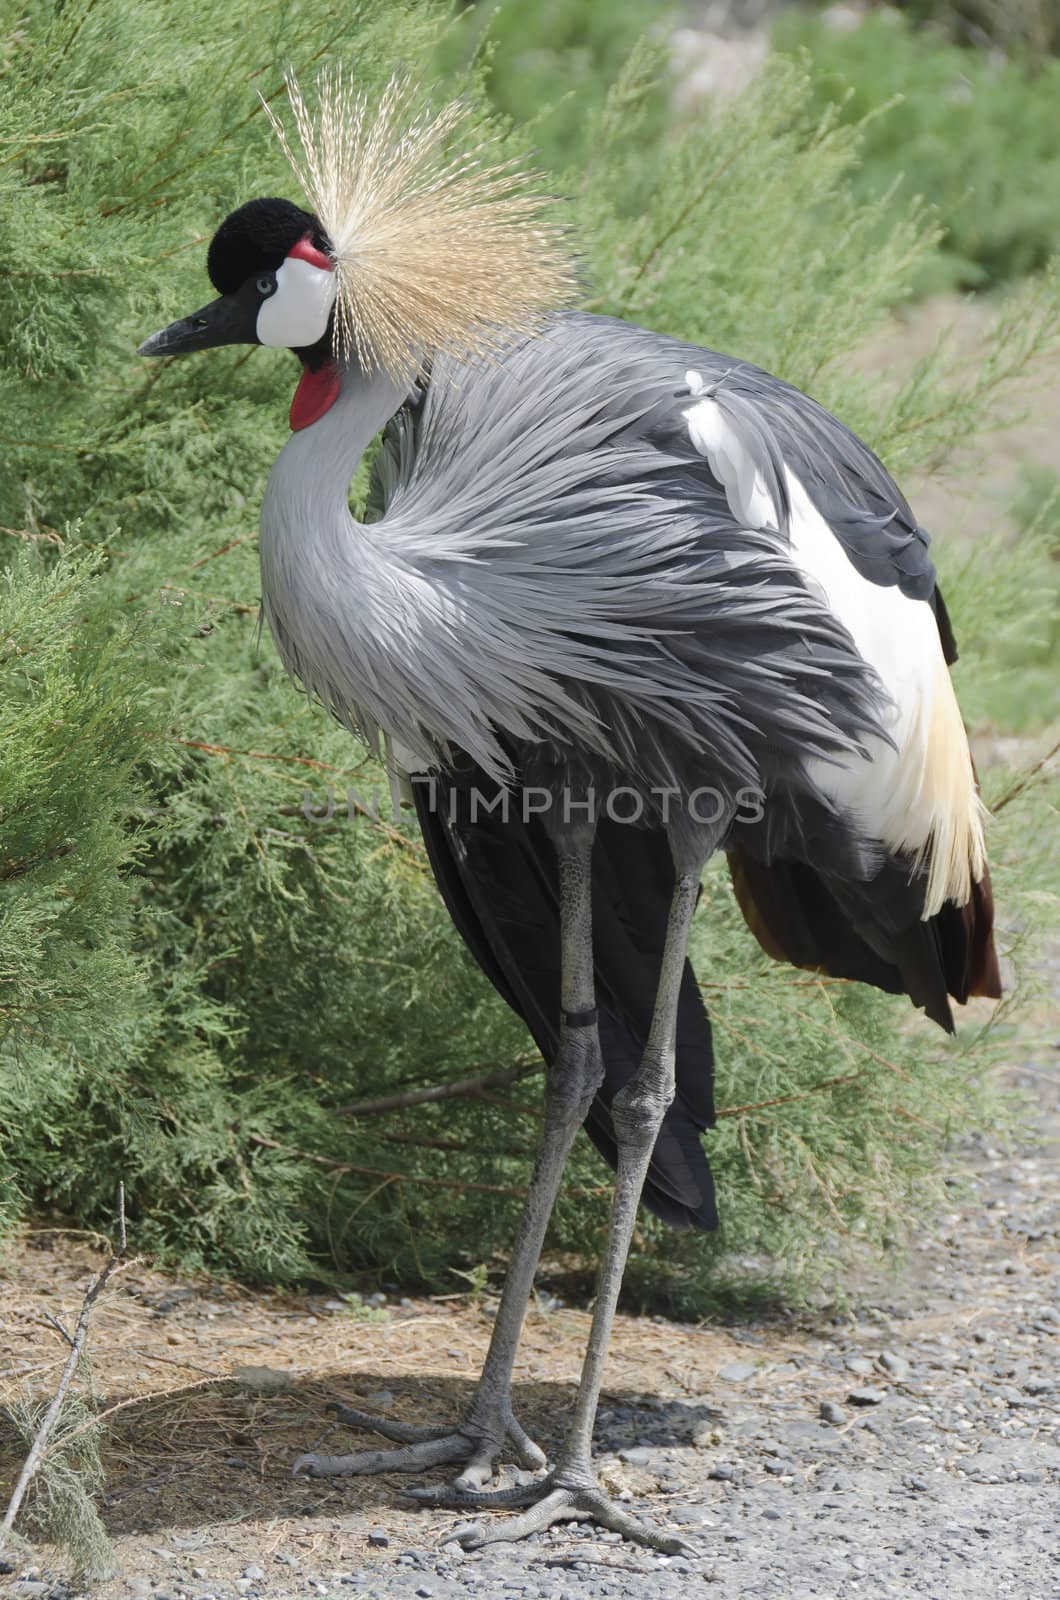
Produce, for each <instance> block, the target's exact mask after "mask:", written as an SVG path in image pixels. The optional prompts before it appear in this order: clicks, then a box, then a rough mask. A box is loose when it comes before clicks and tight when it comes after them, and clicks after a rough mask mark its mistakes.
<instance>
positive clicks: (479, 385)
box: [261, 315, 930, 803]
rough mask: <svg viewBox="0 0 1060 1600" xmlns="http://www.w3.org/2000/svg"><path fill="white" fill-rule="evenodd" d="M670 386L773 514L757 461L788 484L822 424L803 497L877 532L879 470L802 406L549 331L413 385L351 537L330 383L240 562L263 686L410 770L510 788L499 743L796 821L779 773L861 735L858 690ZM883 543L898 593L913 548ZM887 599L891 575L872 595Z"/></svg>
mask: <svg viewBox="0 0 1060 1600" xmlns="http://www.w3.org/2000/svg"><path fill="white" fill-rule="evenodd" d="M693 362H694V363H695V364H696V365H697V366H698V367H699V369H700V370H701V371H702V372H703V374H704V376H705V377H706V378H707V380H708V381H711V380H713V382H714V383H715V384H716V388H715V390H714V393H715V398H716V399H717V402H718V404H719V405H720V406H721V407H722V408H723V409H724V410H725V413H726V415H727V417H729V418H730V419H731V423H732V425H733V427H734V428H735V429H737V430H738V431H739V434H740V437H741V438H742V439H743V440H745V442H746V447H747V449H748V450H749V451H750V452H751V453H752V455H753V457H754V459H755V461H756V464H757V465H758V466H759V467H760V470H761V472H762V474H763V476H764V479H765V481H766V482H767V484H769V485H771V486H772V487H773V488H774V492H775V493H776V494H777V496H778V498H781V497H782V494H783V490H782V487H781V486H782V483H783V478H782V472H783V463H784V459H785V457H786V458H787V460H788V461H789V462H792V461H793V462H795V463H799V464H800V465H802V464H803V463H804V462H806V463H809V461H810V460H811V457H810V452H809V446H810V445H811V443H812V441H813V438H814V430H815V428H816V429H818V430H819V429H820V428H821V427H822V419H826V420H827V421H828V422H830V423H831V426H832V431H833V434H834V435H835V441H834V442H838V443H840V444H841V445H842V446H843V447H844V448H845V460H842V461H840V462H839V463H838V465H839V466H840V467H842V468H843V469H844V471H843V472H842V474H841V475H840V474H838V473H837V475H836V477H835V479H834V480H833V481H832V482H831V483H824V482H821V483H820V485H819V487H820V492H821V494H822V498H828V499H829V501H830V502H831V503H832V504H836V503H839V504H841V505H842V508H843V516H844V518H845V523H846V525H848V526H850V527H851V528H852V529H854V530H857V529H858V528H859V525H860V523H861V522H862V521H868V522H870V523H871V524H872V526H873V527H874V528H878V527H879V520H878V514H877V511H876V505H878V502H879V478H880V477H881V476H883V474H882V468H879V467H878V463H876V462H875V458H874V457H872V456H871V455H870V454H869V452H868V451H867V450H866V449H865V447H864V446H862V445H860V444H859V442H858V441H856V440H855V439H854V438H853V436H852V435H850V434H848V433H847V432H846V430H840V428H839V425H838V424H836V423H834V421H832V419H829V418H827V414H826V413H824V412H821V411H820V408H818V407H815V406H814V404H813V402H811V401H809V400H808V399H807V398H806V397H805V396H803V395H800V394H799V393H798V392H797V391H795V390H792V389H790V388H788V387H787V386H786V385H783V384H781V383H780V382H779V381H778V380H776V379H774V378H771V377H769V376H768V374H765V373H762V372H760V371H759V370H758V369H756V368H754V367H751V366H748V365H747V364H745V363H741V362H734V361H731V360H729V359H727V358H725V357H722V356H718V355H715V354H713V353H711V352H707V351H703V350H699V349H696V348H695V347H692V346H688V345H684V344H681V343H680V342H678V341H676V340H668V339H663V338H660V337H658V336H656V335H653V334H649V333H646V332H644V331H643V330H641V329H638V328H635V327H632V326H629V325H627V324H623V323H617V322H612V321H610V320H607V319H604V318H598V317H589V316H579V315H567V316H562V317H558V318H557V319H556V320H555V322H554V323H553V324H552V326H551V327H549V328H548V329H546V330H545V332H544V333H543V334H542V335H541V336H539V337H537V338H534V339H531V340H528V341H525V342H524V343H522V344H520V345H518V346H517V347H516V348H514V349H513V350H511V351H509V352H508V353H507V354H505V355H504V356H503V357H501V358H499V359H496V360H493V361H491V362H488V363H482V364H479V365H475V366H465V367H460V366H458V365H456V364H455V363H453V362H451V361H450V362H447V361H442V362H439V363H438V364H437V365H436V367H435V370H434V372H433V374H432V377H431V381H430V383H429V385H427V387H426V391H425V393H421V394H420V395H419V396H418V398H417V399H416V401H415V402H414V403H410V404H408V405H406V406H404V407H402V408H401V409H400V410H399V411H398V412H397V415H396V416H395V417H394V420H393V421H392V422H391V424H390V426H389V428H388V430H387V434H386V437H385V441H384V446H383V450H382V453H381V456H380V458H379V460H378V462H377V465H376V468H375V475H374V485H373V501H374V505H373V511H374V514H375V517H376V520H374V521H372V522H369V523H367V524H365V525H361V526H359V525H357V524H356V523H355V522H354V520H353V518H352V517H351V516H350V514H349V512H348V510H347V508H346V487H347V484H348V481H349V477H350V475H351V472H352V468H353V465H354V464H355V460H356V456H357V454H359V451H360V448H361V447H362V446H363V444H364V443H365V442H366V440H364V439H359V438H358V434H359V433H363V431H364V428H365V426H366V424H360V425H359V419H360V416H361V414H362V412H363V411H364V408H365V407H366V406H367V407H368V409H370V405H371V402H370V400H366V395H371V394H372V393H373V392H374V391H373V387H372V386H371V385H369V384H366V383H365V381H364V380H363V379H361V378H360V376H359V375H357V374H355V375H353V379H352V381H351V380H350V379H348V380H347V393H348V395H349V399H348V400H347V399H346V397H345V395H344V398H343V400H340V401H339V403H338V404H337V405H336V406H335V407H334V408H333V409H332V411H331V412H329V413H328V415H327V416H325V417H324V418H323V419H322V420H321V421H320V422H319V423H317V424H316V425H315V426H314V427H313V428H311V429H308V430H306V431H305V432H304V433H301V434H296V435H294V436H293V438H292V440H291V441H290V443H289V444H288V445H287V446H286V448H285V450H284V451H283V453H282V454H281V456H280V458H279V460H278V461H277V463H276V466H275V468H274V470H273V474H272V478H271V479H270V484H269V489H268V492H267V494H266V500H265V505H264V509H263V517H262V541H261V554H262V579H263V602H264V608H265V614H266V617H267V619H268V622H269V625H270V627H271V629H272V631H273V634H274V636H275V638H276V642H277V645H278V647H279V649H280V652H281V655H282V656H283V659H284V661H285V663H286V664H287V666H288V668H289V669H290V670H291V672H292V673H293V674H294V675H295V676H296V677H297V678H298V679H299V680H300V681H301V682H302V683H303V684H304V685H305V687H306V688H307V689H308V690H309V691H310V692H311V693H312V694H313V695H315V696H317V697H318V698H319V699H320V700H321V701H322V702H323V703H324V704H325V705H326V706H327V707H328V709H329V710H330V711H331V712H332V713H333V714H334V715H335V716H337V717H338V718H339V719H340V720H341V721H343V722H344V723H346V724H347V725H348V726H350V727H351V728H355V729H358V730H359V731H361V732H362V733H363V734H364V735H365V736H367V737H368V738H369V739H370V740H371V741H372V742H373V743H378V740H379V737H380V735H381V734H385V735H387V736H388V737H389V738H390V739H392V740H394V741H395V742H396V744H397V745H398V746H399V747H401V748H402V749H403V750H405V751H406V752H409V753H410V754H411V755H412V757H413V758H414V759H415V761H416V762H417V763H418V764H421V765H424V766H427V765H432V766H433V765H439V766H444V765H445V764H446V762H447V760H448V759H449V757H450V755H451V752H452V751H453V750H459V751H465V752H467V754H468V755H470V756H471V757H472V758H473V759H474V760H475V761H476V762H477V763H478V764H479V765H480V766H481V767H482V768H483V769H484V770H485V771H486V772H487V773H488V774H490V775H491V776H493V777H496V778H503V779H511V778H512V777H513V776H514V772H513V763H512V749H513V746H517V745H521V746H530V747H533V746H535V745H544V746H546V747H547V748H548V749H550V750H551V752H552V753H553V755H554V757H555V759H557V760H559V761H562V759H563V758H564V756H565V755H566V754H569V755H570V756H571V758H573V759H582V760H584V759H586V758H591V759H592V760H593V761H594V762H595V763H596V764H597V765H598V766H599V767H600V768H601V769H602V770H603V771H605V772H606V773H607V774H608V775H609V777H610V778H611V780H612V781H620V782H622V783H624V784H629V785H635V786H638V787H640V788H641V789H642V790H643V791H644V792H645V793H646V794H647V795H649V797H650V792H651V791H652V790H653V789H656V788H667V789H670V788H673V789H677V790H680V791H681V792H682V793H686V792H687V791H688V790H689V789H692V788H695V787H696V786H697V785H709V786H713V787H715V788H717V789H718V790H719V791H720V792H722V793H723V794H725V795H726V796H730V797H731V796H733V795H734V794H735V793H736V791H737V790H740V789H753V790H756V791H757V790H759V789H762V790H764V791H765V792H766V794H767V795H768V794H769V793H771V792H783V793H784V794H790V795H791V797H792V799H793V801H795V802H796V803H797V802H798V800H799V799H800V798H805V797H807V796H809V797H811V798H812V799H814V800H815V801H816V802H818V803H820V802H821V796H820V794H819V792H818V790H817V788H816V785H815V784H814V782H813V780H812V779H811V778H810V776H809V775H808V773H807V770H806V767H805V762H804V758H805V757H806V756H809V755H815V756H818V757H822V758H824V759H826V760H828V759H832V758H835V757H837V756H840V755H849V754H850V752H852V751H858V750H859V749H861V748H862V740H863V737H864V736H865V734H867V733H872V734H876V735H877V736H880V735H882V734H883V728H882V723H881V713H882V710H883V707H884V705H885V702H886V692H885V691H884V689H883V687H882V685H881V684H880V683H879V681H878V679H877V678H876V676H875V674H874V673H873V671H872V669H871V667H869V666H868V665H867V664H866V662H865V661H863V660H862V658H861V656H860V655H859V654H858V652H857V651H856V649H855V648H854V647H853V644H852V642H851V640H850V636H849V634H848V633H847V631H846V629H845V627H844V626H843V624H842V623H841V622H840V621H838V619H837V618H836V616H835V615H834V613H833V611H832V610H831V609H830V608H829V606H828V605H827V603H826V601H825V599H824V597H823V596H821V595H819V594H817V593H815V592H814V591H813V588H812V586H811V585H808V584H807V583H806V581H805V579H804V578H803V576H802V575H801V574H800V572H799V571H798V569H797V567H796V566H795V564H794V563H793V561H792V560H791V557H790V554H789V552H788V550H787V539H786V532H785V529H784V527H783V526H782V527H781V529H780V530H779V531H777V532H771V531H762V530H755V529H750V528H746V527H741V526H740V524H739V523H738V521H737V520H736V519H735V518H734V516H733V512H732V510H731V508H730V505H729V502H728V500H727V498H726V495H725V492H724V489H723V488H722V487H721V485H720V484H719V483H718V482H717V481H716V480H715V479H714V478H713V476H712V474H711V470H710V467H709V465H708V464H707V462H706V461H704V459H703V457H702V456H701V455H700V454H699V453H697V451H696V450H695V449H694V448H693V446H692V444H691V443H690V441H689V438H688V430H687V426H686V425H685V423H684V419H683V415H682V408H683V406H685V405H687V402H686V401H683V400H682V398H681V395H680V389H681V384H682V381H683V374H684V372H685V371H686V369H687V368H688V366H689V365H690V364H692V363H693ZM380 382H381V383H382V384H383V387H384V390H385V387H386V382H385V380H377V384H376V387H377V388H378V386H379V383H380ZM387 404H388V400H387V396H386V393H385V392H384V393H383V394H382V395H381V396H380V398H379V405H380V406H381V407H383V408H385V407H386V405H387ZM351 413H356V415H351ZM764 416H768V417H769V424H768V425H767V424H766V423H765V422H764V421H763V417H764ZM831 460H832V461H833V463H835V455H834V454H833V455H832V457H831ZM807 477H808V478H809V481H810V484H811V485H812V486H813V488H814V489H815V490H816V489H817V488H818V484H817V483H816V482H815V480H814V477H813V475H812V474H811V473H810V472H809V471H808V472H807ZM873 496H875V504H874V503H873ZM895 510H896V511H897V507H896V508H895ZM913 526H914V528H915V524H914V525H913ZM897 542H898V541H896V543H897ZM902 542H903V543H904V546H906V547H908V546H910V545H912V546H913V547H915V549H916V550H917V551H918V552H919V553H920V555H919V559H920V569H921V570H923V568H924V558H923V555H922V551H923V546H922V545H921V544H920V543H919V539H917V538H914V539H912V540H910V539H909V538H908V536H907V537H906V538H905V539H904V541H902ZM927 570H928V571H930V567H927ZM904 576H905V575H904V572H903V571H902V570H901V569H900V568H899V567H898V566H897V565H896V567H895V570H894V575H893V578H892V581H896V582H900V581H904Z"/></svg>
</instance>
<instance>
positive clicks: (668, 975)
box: [416, 844, 705, 1555]
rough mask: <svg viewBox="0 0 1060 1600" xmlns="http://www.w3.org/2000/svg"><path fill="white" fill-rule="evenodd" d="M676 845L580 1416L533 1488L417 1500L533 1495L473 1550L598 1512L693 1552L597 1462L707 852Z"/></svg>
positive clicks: (474, 1537)
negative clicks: (607, 1486)
mask: <svg viewBox="0 0 1060 1600" xmlns="http://www.w3.org/2000/svg"><path fill="white" fill-rule="evenodd" d="M673 848H674V864H675V867H676V873H677V876H676V882H675V886H674V894H673V900H672V902H671V906H670V917H669V922H668V924H667V930H666V945H665V949H664V951H663V958H662V966H661V970H660V975H659V986H658V991H657V994H656V1000H655V1010H654V1013H653V1016H652V1022H651V1029H650V1031H649V1034H648V1041H647V1044H646V1046H645V1049H644V1055H643V1057H642V1060H641V1063H640V1066H639V1067H638V1069H637V1071H636V1072H635V1073H634V1075H633V1077H632V1078H631V1079H630V1081H629V1082H628V1083H627V1084H626V1085H625V1086H624V1087H623V1088H622V1089H620V1090H619V1092H618V1094H617V1095H616V1096H615V1099H614V1101H613V1102H612V1106H611V1116H612V1119H613V1121H614V1126H615V1134H616V1137H617V1141H618V1175H617V1177H616V1180H615V1193H614V1200H613V1203H612V1208H611V1228H610V1232H609V1235H608V1241H607V1248H606V1251H605V1254H604V1259H603V1263H602V1265H601V1269H600V1277H599V1281H598V1284H597V1291H596V1305H595V1308H594V1311H593V1320H592V1327H591V1329H590V1333H589V1342H588V1346H587V1348H586V1352H585V1362H584V1365H583V1367H582V1375H581V1382H580V1384H579V1387H578V1398H577V1402H576V1404H575V1410H574V1419H573V1422H572V1424H571V1428H570V1432H569V1434H568V1436H567V1439H566V1442H565V1444H564V1447H563V1450H562V1453H561V1455H560V1458H559V1462H558V1465H557V1466H556V1467H555V1468H554V1469H553V1470H552V1471H551V1472H550V1473H549V1474H548V1476H547V1477H546V1478H545V1479H544V1480H543V1481H542V1482H541V1483H539V1484H535V1485H533V1486H532V1487H530V1488H528V1489H523V1490H507V1491H505V1490H502V1491H499V1492H496V1493H494V1494H488V1493H487V1494H475V1495H468V1494H464V1495H457V1494H447V1495H431V1494H430V1491H425V1492H423V1493H419V1492H417V1494H416V1498H417V1499H422V1500H429V1501H430V1503H432V1504H435V1505H439V1504H440V1505H450V1506H478V1507H487V1508H488V1507H490V1506H495V1507H498V1508H502V1507H507V1506H513V1505H520V1504H524V1505H525V1504H526V1503H527V1501H532V1502H533V1503H532V1504H531V1506H530V1509H529V1510H528V1511H525V1512H523V1514H522V1515H521V1516H518V1517H514V1518H512V1519H511V1520H509V1521H502V1522H498V1523H495V1524H492V1525H490V1526H488V1527H487V1526H485V1525H483V1524H481V1523H473V1524H469V1525H467V1526H464V1527H461V1528H458V1529H457V1530H456V1532H455V1534H454V1537H455V1538H457V1539H458V1540H459V1541H460V1543H461V1544H463V1545H464V1547H465V1548H466V1549H469V1550H474V1549H477V1548H478V1547H479V1546H480V1545H484V1544H490V1543H493V1542H495V1541H497V1540H510V1539H520V1538H523V1537H524V1536H525V1535H526V1534H529V1533H536V1532H539V1531H540V1530H542V1529H544V1528H548V1527H550V1526H551V1525H552V1523H554V1522H560V1521H572V1520H576V1521H586V1520H590V1519H591V1520H594V1521H596V1522H599V1523H602V1524H603V1526H604V1527H606V1528H610V1529H612V1530H613V1531H615V1532H617V1533H621V1534H623V1535H624V1536H625V1537H626V1538H628V1539H633V1540H636V1541H638V1542H639V1543H641V1544H647V1545H650V1546H652V1547H653V1548H655V1549H657V1550H662V1551H664V1552H666V1553H667V1554H671V1555H673V1554H678V1553H680V1552H681V1551H682V1550H685V1549H687V1546H686V1545H685V1544H684V1542H683V1541H682V1540H680V1539H675V1538H669V1537H667V1536H665V1535H662V1534H658V1533H656V1532H655V1531H654V1530H652V1529H650V1528H648V1527H646V1526H645V1525H644V1524H643V1523H640V1522H638V1521H637V1520H636V1519H635V1518H634V1517H631V1516H630V1515H629V1514H628V1513H627V1512H625V1511H622V1510H620V1509H619V1507H618V1506H616V1505H615V1504H614V1503H613V1502H612V1501H611V1500H610V1498H609V1497H608V1495H607V1494H605V1492H604V1491H603V1490H602V1489H601V1488H600V1487H599V1485H598V1483H597V1481H596V1474H595V1473H594V1471H593V1466H592V1432H593V1423H594V1421H595V1418H596V1408H597V1405H598V1403H599V1399H600V1386H601V1382H602V1380H603V1370H604V1361H605V1358H606V1355H607V1347H608V1343H609V1341H610V1337H611V1327H612V1324H613V1322H614V1316H615V1307H616V1305H617V1303H618V1293H619V1289H620V1288H621V1285H622V1275H623V1273H624V1271H625V1265H626V1257H627V1255H628V1253H629V1243H630V1239H631V1238H632V1236H633V1228H634V1224H635V1222H636V1218H637V1206H638V1204H639V1203H640V1194H641V1190H642V1188H643V1187H644V1178H645V1174H646V1173H647V1170H648V1163H649V1162H650V1160H651V1153H652V1150H653V1148H654V1146H655V1140H656V1137H657V1135H658V1132H659V1125H660V1123H661V1122H662V1119H663V1116H664V1115H665V1113H666V1109H667V1107H668V1106H669V1104H670V1102H671V1101H672V1100H673V1097H674V1068H675V1045H676V1030H677V1002H678V997H679V994H680V989H681V977H682V973H683V971H684V963H685V957H686V954H687V950H688V936H689V930H690V927H691V922H692V913H693V911H694V909H695V904H696V895H697V892H698V889H699V879H700V873H701V871H702V867H703V863H704V860H705V855H704V854H703V853H702V852H701V851H699V850H698V849H696V850H693V849H691V848H689V847H687V846H682V845H681V844H675V845H674V847H673Z"/></svg>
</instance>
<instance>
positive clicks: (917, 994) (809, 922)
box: [729, 846, 1001, 1030]
mask: <svg viewBox="0 0 1060 1600" xmlns="http://www.w3.org/2000/svg"><path fill="white" fill-rule="evenodd" d="M729 871H730V873H731V876H732V882H733V889H734V891H735V894H736V899H737V902H738V903H739V906H740V910H741V911H742V912H743V916H744V920H745V921H746V923H747V926H748V927H749V928H750V930H751V932H752V933H753V934H754V936H755V938H756V939H757V940H758V942H759V944H760V945H761V946H762V948H763V950H765V951H766V953H767V954H768V955H770V956H772V957H773V959H774V960H778V961H788V962H790V963H791V964H792V965H793V966H797V967H804V968H807V969H809V970H811V971H816V972H822V973H826V974H827V975H828V976H830V977H833V978H852V979H856V980H858V981H859V982H861V983H871V984H873V985H874V986H875V987H876V988H878V989H883V990H884V991H885V992H886V993H888V994H908V995H909V997H910V998H911V999H912V1001H913V1003H914V1004H915V1005H918V1006H922V1007H923V1008H924V1009H925V1010H926V1011H927V1013H928V1015H929V1016H930V1017H932V1018H933V1019H934V1021H936V1022H938V1023H939V1025H940V1026H941V1027H943V1028H946V1029H948V1030H952V1027H953V1019H952V1015H951V1013H950V1008H949V1003H948V1000H947V995H948V994H949V995H952V996H953V998H954V999H955V1000H957V1001H958V1002H959V1003H960V1004H962V1005H963V1004H964V1002H965V1001H966V1000H967V999H968V998H969V996H970V995H974V994H978V995H988V996H990V997H992V998H995V999H996V998H997V997H998V996H999V995H1000V993H1001V982H1000V975H999V972H998V964H997V955H996V952H995V950H994V941H993V933H992V927H993V901H992V898H991V893H990V879H989V876H988V875H987V874H985V873H984V876H983V879H982V881H981V882H980V883H977V884H973V886H972V895H971V898H970V899H969V901H968V902H967V904H966V905H964V906H963V907H958V906H955V905H953V904H952V903H951V902H947V904H946V905H944V906H943V908H942V910H941V911H940V912H939V913H938V914H937V915H936V916H934V917H931V918H929V919H928V920H927V921H926V922H925V921H923V920H921V915H920V913H921V909H922V905H923V899H922V896H923V892H924V891H923V880H922V879H920V880H915V881H914V882H913V883H910V882H909V879H908V876H907V874H906V873H905V872H904V871H902V870H899V869H898V868H897V865H896V866H895V868H894V869H893V870H892V871H891V872H889V873H888V874H886V878H885V877H884V876H883V875H881V877H880V878H878V879H875V880H873V881H872V882H871V883H865V884H854V883H846V882H843V883H840V882H838V881H836V882H834V883H830V882H829V881H828V880H827V879H826V878H825V877H824V876H823V875H821V874H819V873H817V872H815V871H814V869H813V868H812V867H809V866H807V865H805V864H804V863H802V862H796V861H773V862H772V863H770V864H769V865H768V866H767V865H765V864H764V863H763V862H761V861H758V860H756V859H755V858H754V857H753V856H751V855H750V854H749V853H748V852H747V851H746V850H743V849H742V848H741V847H740V846H735V847H734V848H732V849H730V851H729Z"/></svg>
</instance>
